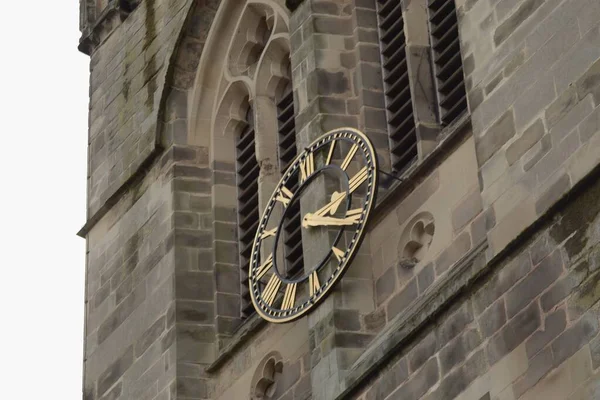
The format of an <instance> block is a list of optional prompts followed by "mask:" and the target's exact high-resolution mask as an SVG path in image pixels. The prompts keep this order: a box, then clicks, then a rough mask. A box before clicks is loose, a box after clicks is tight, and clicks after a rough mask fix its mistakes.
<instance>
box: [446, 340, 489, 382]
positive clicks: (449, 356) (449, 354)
mask: <svg viewBox="0 0 600 400" xmlns="http://www.w3.org/2000/svg"><path fill="white" fill-rule="evenodd" d="M480 344H481V335H480V334H479V332H478V331H477V330H476V329H473V330H470V331H467V332H465V333H463V334H462V335H460V336H459V337H457V338H456V339H454V340H453V341H452V342H450V343H448V345H447V346H446V347H444V348H443V349H441V350H440V352H439V359H440V372H441V374H442V376H443V375H446V374H447V373H448V372H450V370H451V369H452V368H454V367H455V366H457V365H459V364H460V363H462V362H463V361H464V360H465V359H466V357H467V355H468V354H469V353H471V352H472V351H473V350H475V349H476V348H477V347H479V345H480ZM482 353H483V352H482Z"/></svg>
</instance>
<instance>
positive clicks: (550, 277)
mask: <svg viewBox="0 0 600 400" xmlns="http://www.w3.org/2000/svg"><path fill="white" fill-rule="evenodd" d="M562 272H563V263H562V257H561V254H560V251H559V250H557V251H554V252H553V253H552V254H551V255H549V256H548V257H546V258H545V259H544V260H543V261H542V262H541V263H540V264H539V265H538V266H537V267H536V268H535V269H534V270H533V271H532V272H531V273H530V274H529V275H528V276H527V277H525V279H523V280H522V281H521V282H519V283H518V284H516V285H515V287H514V288H512V289H511V290H510V291H509V292H508V293H507V294H506V312H507V315H508V318H509V319H510V318H512V317H513V316H515V315H516V314H517V313H519V312H520V311H521V310H523V309H524V308H525V306H527V304H529V303H530V302H531V301H532V300H533V299H534V298H536V297H537V296H538V295H539V294H540V293H542V292H543V291H544V290H546V289H547V288H549V287H550V285H552V283H553V282H554V281H556V280H557V279H558V277H559V276H560V275H561V274H562Z"/></svg>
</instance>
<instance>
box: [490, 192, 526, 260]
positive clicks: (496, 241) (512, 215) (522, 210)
mask: <svg viewBox="0 0 600 400" xmlns="http://www.w3.org/2000/svg"><path fill="white" fill-rule="evenodd" d="M496 215H497V214H496ZM536 219H537V214H536V212H535V204H534V203H533V201H532V199H531V198H530V197H529V198H526V199H524V200H523V201H521V202H520V203H519V204H518V205H517V206H515V207H514V208H513V209H512V210H511V211H509V212H508V213H507V214H506V215H505V216H504V217H502V219H500V218H499V217H498V222H497V225H496V227H495V228H494V229H492V230H491V231H490V232H489V233H488V239H489V244H490V248H491V254H493V255H496V254H498V253H499V252H501V251H502V250H503V249H504V248H505V247H506V246H507V245H508V244H509V243H510V242H511V241H513V240H514V239H516V238H517V236H518V235H519V234H521V232H523V230H525V228H527V227H528V226H529V225H531V224H532V223H533V222H534V221H535V220H536Z"/></svg>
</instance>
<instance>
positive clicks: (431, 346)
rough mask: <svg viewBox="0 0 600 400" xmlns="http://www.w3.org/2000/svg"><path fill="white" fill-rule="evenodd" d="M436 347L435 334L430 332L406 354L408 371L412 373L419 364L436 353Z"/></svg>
mask: <svg viewBox="0 0 600 400" xmlns="http://www.w3.org/2000/svg"><path fill="white" fill-rule="evenodd" d="M437 349H438V345H437V338H436V334H435V332H431V333H429V334H428V335H427V336H425V337H424V338H423V339H422V340H421V341H420V342H419V344H417V346H415V348H414V349H412V350H411V352H410V353H409V354H408V356H407V358H408V367H409V370H410V372H411V373H413V372H415V371H416V370H418V369H419V368H421V366H422V365H423V364H425V362H427V360H429V358H430V357H432V356H433V355H434V354H435V353H436V351H437Z"/></svg>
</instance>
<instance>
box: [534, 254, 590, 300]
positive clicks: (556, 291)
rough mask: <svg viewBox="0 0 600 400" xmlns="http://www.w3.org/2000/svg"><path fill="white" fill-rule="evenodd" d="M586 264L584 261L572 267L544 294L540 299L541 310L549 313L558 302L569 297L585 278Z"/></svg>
mask: <svg viewBox="0 0 600 400" xmlns="http://www.w3.org/2000/svg"><path fill="white" fill-rule="evenodd" d="M587 269H588V263H587V262H586V261H584V262H582V263H580V264H579V265H577V266H576V267H574V268H573V269H572V270H571V271H570V272H569V274H568V275H567V276H565V277H563V278H562V279H560V280H559V281H558V282H556V284H555V285H554V286H552V288H551V289H550V290H548V291H547V292H546V293H544V294H543V295H542V297H541V299H540V301H541V304H542V309H543V310H544V311H545V312H548V311H550V310H551V309H552V308H554V306H556V305H557V304H558V303H559V302H560V301H562V300H564V299H565V298H566V297H567V296H569V295H570V294H571V293H572V292H573V290H574V289H575V288H576V287H578V286H579V285H580V284H581V282H583V280H584V279H585V278H586V276H587Z"/></svg>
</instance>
